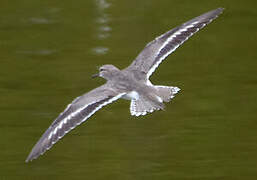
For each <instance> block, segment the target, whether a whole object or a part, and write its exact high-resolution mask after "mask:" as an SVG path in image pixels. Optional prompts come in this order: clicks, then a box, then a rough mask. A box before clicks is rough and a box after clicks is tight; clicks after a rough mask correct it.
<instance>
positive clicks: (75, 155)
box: [0, 0, 257, 180]
mask: <svg viewBox="0 0 257 180" xmlns="http://www.w3.org/2000/svg"><path fill="white" fill-rule="evenodd" d="M256 5H257V3H256V1H255V0H245V1H240V0H235V1H228V0H223V1H220V0H213V1H200V0H196V1H191V0H185V1H177V0H173V1H171V0H162V1H157V0H156V1H154V0H145V1H138V0H130V1H117V0H116V1H115V0H105V1H104V0H86V1H83V0H78V1H66V0H64V1H52V0H44V1H39V0H23V1H21V0H12V1H7V0H1V2H0V7H1V11H0V61H1V64H0V93H1V95H0V100H1V102H0V114H1V116H0V117H1V120H0V180H13V179H17V180H22V179H25V180H34V179H37V180H39V179H53V180H56V179H62V180H64V179H72V180H73V179H94V180H95V179H96V180H100V179H115V180H116V179H122V180H142V179H147V180H149V179H156V180H157V179H158V180H166V179H167V180H170V179H179V180H184V179H186V180H191V179H194V180H202V179H204V180H213V179H218V180H221V179H224V180H237V179H238V180H242V179H244V180H255V179H256V176H257V130H256V129H257V111H256V110H257V62H256V60H257V52H256V48H257V11H256ZM217 7H225V8H226V10H225V12H224V14H222V15H221V16H220V17H219V18H218V19H217V20H215V21H214V22H213V23H211V24H210V25H208V26H207V27H206V28H204V30H202V31H201V32H199V33H197V34H196V35H195V36H194V37H192V38H191V39H190V40H189V41H188V42H186V43H185V44H184V45H183V46H182V47H180V48H179V49H177V51H176V52H175V53H173V54H172V55H170V56H169V57H168V58H167V60H166V61H165V62H164V63H163V64H162V65H161V66H160V67H159V68H158V70H157V71H156V72H155V74H154V75H153V76H152V77H151V80H152V82H153V84H157V85H173V86H178V87H180V88H181V89H182V91H181V93H179V94H178V95H177V96H176V98H175V99H174V100H173V101H172V102H170V103H168V104H167V105H166V110H165V111H162V112H155V113H153V114H151V115H147V116H144V117H132V116H130V113H129V102H128V101H125V100H120V101H117V102H115V103H114V104H111V105H109V106H107V107H104V108H103V109H102V110H101V111H99V112H97V113H96V114H95V115H94V116H93V117H92V118H91V119H90V120H88V121H87V123H85V124H83V125H81V126H79V127H77V128H76V129H75V130H73V131H72V132H71V133H69V134H67V135H66V136H65V137H64V138H63V139H62V140H61V141H59V142H58V143H57V144H56V145H55V146H53V148H52V149H51V150H50V151H48V152H47V153H45V154H44V155H43V156H41V157H40V158H38V159H37V160H35V161H32V162H31V163H25V162H24V161H25V159H26V157H27V155H28V153H29V152H30V150H31V148H32V147H33V145H34V144H35V143H36V142H37V140H38V139H39V137H40V136H41V135H42V134H43V132H44V131H45V130H46V129H47V128H48V126H49V125H50V124H51V122H52V121H53V120H54V119H55V118H56V117H57V116H58V114H59V113H60V112H61V111H63V109H64V108H65V106H66V105H67V104H69V103H70V102H71V101H72V100H73V99H74V98H75V97H77V96H79V95H81V94H83V93H85V92H87V91H89V90H91V89H93V88H95V87H97V86H99V85H101V84H103V83H104V80H102V79H91V75H92V74H94V73H95V72H96V69H97V68H96V67H97V66H99V65H102V64H106V63H112V64H114V65H116V66H117V67H120V68H124V67H126V66H127V65H128V64H130V63H131V61H132V60H133V58H135V57H136V55H137V54H138V53H139V52H140V51H141V50H142V48H143V47H144V46H145V44H146V43H147V42H149V41H151V40H152V39H153V38H154V37H156V36H157V35H160V34H161V33H163V32H165V31H167V30H169V29H171V28H173V27H175V26H176V25H179V24H180V23H183V22H185V21H187V20H189V19H190V18H193V17H195V16H198V15H200V14H201V13H204V12H207V11H209V10H211V9H215V8H217Z"/></svg>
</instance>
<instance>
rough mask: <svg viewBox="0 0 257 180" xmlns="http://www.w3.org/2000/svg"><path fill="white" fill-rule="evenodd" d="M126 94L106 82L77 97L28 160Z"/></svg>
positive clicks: (47, 131)
mask: <svg viewBox="0 0 257 180" xmlns="http://www.w3.org/2000/svg"><path fill="white" fill-rule="evenodd" d="M124 94H125V93H122V92H121V93H117V92H114V91H113V90H112V89H111V88H110V87H109V86H108V84H105V85H103V86H100V87H98V88H96V89H94V90H92V91H90V92H88V93H86V94H84V95H83V96H80V97H78V98H76V99H75V100H74V101H73V102H72V103H71V104H69V105H68V106H67V108H66V109H65V110H64V112H63V113H61V114H60V115H59V116H58V117H57V118H56V120H55V121H54V122H53V123H52V124H51V126H50V127H49V128H48V129H47V130H46V132H45V133H44V134H43V135H42V137H41V138H40V139H39V141H38V142H37V144H36V145H35V146H34V147H33V149H32V150H31V152H30V154H29V156H28V157H27V159H26V162H28V161H31V160H33V159H36V158H37V157H38V156H39V155H41V154H43V153H44V152H45V151H46V150H48V149H50V148H51V147H52V146H53V145H54V144H55V143H56V142H57V141H58V140H59V139H60V138H62V137H63V136H64V135H65V134H66V133H68V132H69V131H70V130H72V129H73V128H75V127H76V126H78V125H80V124H81V123H82V122H84V121H86V120H87V119H88V118H89V117H90V116H92V115H93V114H94V113H95V112H96V111H98V110H99V109H100V108H102V107H103V106H105V105H107V104H109V103H111V102H113V101H115V100H117V99H119V98H120V97H121V96H123V95H124Z"/></svg>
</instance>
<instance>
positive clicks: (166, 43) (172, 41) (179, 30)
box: [26, 8, 224, 162]
mask: <svg viewBox="0 0 257 180" xmlns="http://www.w3.org/2000/svg"><path fill="white" fill-rule="evenodd" d="M223 10H224V8H217V9H215V10H212V11H209V12H207V13H204V14H202V15H200V16H198V17H195V18H193V19H191V20H189V21H187V22H185V23H183V24H181V25H179V26H177V27H175V28H173V29H171V30H169V31H167V32H166V33H164V34H162V35H160V36H158V37H156V38H155V39H154V40H153V41H151V42H150V43H148V44H147V45H146V46H145V48H144V49H143V50H142V51H141V52H140V53H139V55H138V56H137V57H136V58H135V60H134V61H133V62H132V63H131V64H130V65H129V66H128V67H126V68H125V69H122V70H120V69H118V68H117V67H115V66H114V65H111V64H107V65H103V66H101V67H100V68H99V72H98V73H97V74H95V75H93V76H92V77H101V78H104V79H105V80H106V83H105V84H103V85H101V86H99V87H97V88H95V89H93V90H91V91H89V92H88V93H86V94H84V95H82V96H80V97H77V98H76V99H74V100H73V101H72V103H71V104H69V105H68V106H67V107H66V109H65V110H64V111H63V112H62V113H61V114H60V115H59V116H58V117H57V118H56V119H55V120H54V121H53V123H52V124H51V125H50V127H49V128H48V129H47V130H46V131H45V133H44V134H43V135H42V136H41V138H40V139H39V140H38V142H37V143H36V145H35V146H34V147H33V148H32V150H31V152H30V154H29V155H28V157H27V159H26V162H29V161H32V160H33V159H36V158H38V157H39V156H40V155H42V154H43V153H45V152H46V151H47V150H49V149H50V148H51V147H52V146H53V145H54V144H55V143H56V142H57V141H58V140H60V139H61V138H62V137H63V136H64V135H65V134H67V133H68V132H70V131H71V130H72V129H74V128H75V127H76V126H78V125H80V124H81V123H83V122H85V121H86V120H87V119H89V118H90V117H91V116H92V115H93V114H94V113H95V112H96V111H98V110H99V109H101V108H102V107H104V106H106V105H107V104H110V103H112V102H114V101H116V100H118V99H120V98H123V99H127V100H130V101H131V103H130V113H131V115H132V116H140V115H146V114H148V113H152V112H153V111H155V110H163V109H164V107H165V105H164V103H165V102H169V101H170V100H171V99H172V98H173V97H174V96H175V94H177V93H178V92H179V91H180V88H178V87H173V86H157V85H153V84H152V83H151V81H150V80H149V78H150V76H151V75H152V73H153V72H154V71H155V70H156V68H157V67H158V66H159V65H160V63H161V62H162V61H163V60H164V59H165V58H166V57H167V56H168V55H169V54H171V53H172V52H174V51H175V50H176V49H177V48H178V47H179V46H180V45H181V44H183V43H184V42H185V41H186V40H187V39H188V38H189V37H191V36H192V35H193V34H195V33H196V32H197V31H199V30H200V29H202V28H203V27H204V26H206V25H207V24H209V23H210V22H211V21H212V20H214V19H215V18H217V17H218V16H219V15H220V14H221V13H222V12H223Z"/></svg>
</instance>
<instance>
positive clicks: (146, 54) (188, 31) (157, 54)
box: [127, 8, 223, 79]
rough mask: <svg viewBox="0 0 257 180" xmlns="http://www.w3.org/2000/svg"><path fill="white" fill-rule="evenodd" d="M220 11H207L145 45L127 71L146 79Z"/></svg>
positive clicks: (220, 11) (221, 9) (219, 9)
mask: <svg viewBox="0 0 257 180" xmlns="http://www.w3.org/2000/svg"><path fill="white" fill-rule="evenodd" d="M222 11H223V8H218V9H215V10H212V11H209V12H207V13H205V14H202V15H201V16H198V17H196V18H194V19H192V20H190V21H188V22H186V23H184V24H182V25H180V26H178V27H176V28H174V29H172V30H170V31H168V32H166V33H164V34H163V35H161V36H159V37H157V38H156V39H155V40H153V41H152V42H150V43H148V44H147V45H146V47H145V48H144V49H143V51H142V52H141V53H140V54H139V55H138V56H137V58H136V59H135V60H134V61H133V62H132V64H131V65H130V66H129V67H128V68H127V70H129V71H132V72H134V73H137V74H143V76H142V77H141V78H142V79H145V78H147V79H148V78H149V77H150V76H151V74H152V73H153V72H154V71H155V69H156V68H157V67H158V66H159V64H160V63H161V62H162V61H163V60H164V59H165V58H166V57H167V56H168V55H169V54H171V53H172V52H173V51H175V50H176V48H178V47H179V46H180V45H181V44H183V43H184V42H185V41H186V40H187V39H188V38H189V37H191V36H192V35H193V34H195V33H196V32H197V31H199V30H200V29H202V28H203V27H204V26H205V25H207V24H209V23H210V22H211V21H212V20H214V19H215V18H217V17H218V15H219V14H221V13H222ZM139 72H140V73H139Z"/></svg>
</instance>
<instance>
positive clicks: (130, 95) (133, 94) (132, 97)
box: [122, 91, 139, 100]
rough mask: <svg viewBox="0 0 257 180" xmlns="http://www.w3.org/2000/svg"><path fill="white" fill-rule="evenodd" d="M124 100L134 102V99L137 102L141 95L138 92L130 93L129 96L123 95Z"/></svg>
mask: <svg viewBox="0 0 257 180" xmlns="http://www.w3.org/2000/svg"><path fill="white" fill-rule="evenodd" d="M122 98H123V99H127V100H132V99H135V100H137V99H138V98H139V94H138V92H136V91H130V92H128V93H127V94H125V95H123V96H122Z"/></svg>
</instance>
